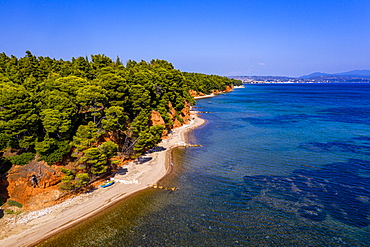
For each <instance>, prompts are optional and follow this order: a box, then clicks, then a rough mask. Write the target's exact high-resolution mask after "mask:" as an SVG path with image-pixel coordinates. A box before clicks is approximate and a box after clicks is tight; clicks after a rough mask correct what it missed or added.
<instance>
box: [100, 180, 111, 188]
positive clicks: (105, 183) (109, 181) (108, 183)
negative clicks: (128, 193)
mask: <svg viewBox="0 0 370 247" xmlns="http://www.w3.org/2000/svg"><path fill="white" fill-rule="evenodd" d="M112 184H114V181H111V180H108V181H106V182H104V183H103V184H101V185H100V187H102V188H106V187H109V186H111V185H112Z"/></svg>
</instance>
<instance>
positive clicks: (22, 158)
mask: <svg viewBox="0 0 370 247" xmlns="http://www.w3.org/2000/svg"><path fill="white" fill-rule="evenodd" d="M34 158H35V154H33V153H23V154H20V155H15V156H12V157H11V158H10V162H11V163H12V164H13V165H20V166H24V165H26V164H28V162H30V161H31V160H33V159H34Z"/></svg>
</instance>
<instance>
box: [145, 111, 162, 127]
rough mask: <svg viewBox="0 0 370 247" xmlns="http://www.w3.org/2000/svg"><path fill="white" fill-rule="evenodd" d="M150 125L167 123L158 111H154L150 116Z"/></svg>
mask: <svg viewBox="0 0 370 247" xmlns="http://www.w3.org/2000/svg"><path fill="white" fill-rule="evenodd" d="M149 125H150V126H155V125H163V126H164V125H166V123H165V122H164V120H163V118H162V116H161V114H160V113H159V112H157V111H152V114H151V116H150V120H149Z"/></svg>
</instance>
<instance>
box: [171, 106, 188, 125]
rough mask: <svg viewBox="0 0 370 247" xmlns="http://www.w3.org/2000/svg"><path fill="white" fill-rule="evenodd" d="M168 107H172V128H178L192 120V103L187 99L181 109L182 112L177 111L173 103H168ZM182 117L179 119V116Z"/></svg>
mask: <svg viewBox="0 0 370 247" xmlns="http://www.w3.org/2000/svg"><path fill="white" fill-rule="evenodd" d="M168 107H169V109H170V112H169V114H170V115H171V119H172V122H173V125H172V126H171V127H172V128H177V127H180V126H182V125H183V124H188V123H189V121H190V104H189V103H188V102H186V101H185V107H184V108H183V109H182V110H181V112H179V113H178V112H177V111H176V110H175V108H173V106H172V103H171V102H169V103H168ZM177 116H178V117H179V118H180V119H181V120H179V119H178V117H177Z"/></svg>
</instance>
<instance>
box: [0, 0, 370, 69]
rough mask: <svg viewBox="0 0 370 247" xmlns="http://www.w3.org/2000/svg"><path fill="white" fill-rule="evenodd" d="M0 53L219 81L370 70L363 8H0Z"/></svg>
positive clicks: (327, 2) (292, 1) (369, 18)
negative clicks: (159, 64)
mask: <svg viewBox="0 0 370 247" xmlns="http://www.w3.org/2000/svg"><path fill="white" fill-rule="evenodd" d="M0 9H1V15H0V34H1V36H0V52H5V53H6V54H7V55H15V56H17V57H23V56H24V55H25V51H26V50H30V51H31V52H32V53H33V54H34V55H36V56H49V57H52V58H56V59H60V58H62V59H64V60H70V59H71V58H72V57H79V56H86V55H87V56H90V55H91V54H105V55H107V56H109V57H111V58H112V59H115V58H116V57H117V56H119V57H120V58H121V60H122V61H123V62H125V61H127V60H128V59H132V60H136V61H140V60H142V59H144V60H146V61H150V60H151V59H153V58H154V59H157V58H158V59H165V60H167V61H169V62H171V63H173V64H174V66H175V67H176V68H177V69H180V70H182V71H189V72H200V73H206V74H218V75H282V76H301V75H305V74H310V73H312V72H316V71H320V72H327V73H335V72H344V71H349V70H354V69H370V1H369V0H276V1H275V0H244V1H241V0H220V1H216V0H213V1H203V0H187V1H186V0H157V1H155V0H152V1H150V0H142V1H140V0H131V1H125V0H123V1H113V0H104V1H98V0H90V1H88V0H73V1H68V0H50V1H40V0H29V1H24V0H0Z"/></svg>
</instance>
